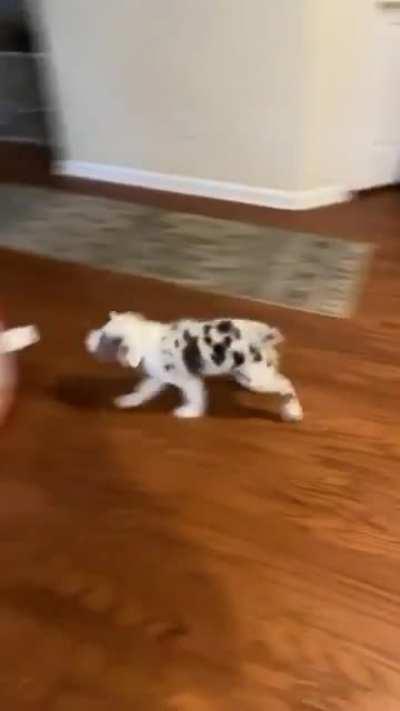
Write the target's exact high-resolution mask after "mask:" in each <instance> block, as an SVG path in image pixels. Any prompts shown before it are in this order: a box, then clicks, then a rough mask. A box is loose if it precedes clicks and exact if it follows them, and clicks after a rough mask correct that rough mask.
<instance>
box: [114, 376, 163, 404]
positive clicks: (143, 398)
mask: <svg viewBox="0 0 400 711" xmlns="http://www.w3.org/2000/svg"><path fill="white" fill-rule="evenodd" d="M164 387H165V383H162V382H160V381H159V380H155V378H145V379H144V380H142V381H141V382H140V383H139V385H138V386H137V387H136V389H135V390H134V391H133V392H132V393H128V394H127V395H120V397H117V398H115V400H114V404H115V405H116V406H117V407H120V408H128V407H139V405H143V403H145V402H148V401H149V400H152V399H153V398H154V397H156V396H157V395H158V394H159V393H160V392H161V391H162V390H163V389H164Z"/></svg>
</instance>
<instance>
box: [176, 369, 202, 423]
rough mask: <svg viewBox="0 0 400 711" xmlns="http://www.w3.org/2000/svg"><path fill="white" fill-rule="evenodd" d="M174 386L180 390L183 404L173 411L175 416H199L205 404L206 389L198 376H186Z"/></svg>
mask: <svg viewBox="0 0 400 711" xmlns="http://www.w3.org/2000/svg"><path fill="white" fill-rule="evenodd" d="M176 386H177V387H178V388H179V389H180V390H181V391H182V394H183V397H184V404H183V405H181V406H180V407H177V408H176V410H175V411H174V415H175V417H201V416H202V415H204V412H205V410H206V405H207V398H206V390H205V387H204V383H203V381H202V380H201V379H200V378H188V379H187V380H184V381H182V382H180V383H176Z"/></svg>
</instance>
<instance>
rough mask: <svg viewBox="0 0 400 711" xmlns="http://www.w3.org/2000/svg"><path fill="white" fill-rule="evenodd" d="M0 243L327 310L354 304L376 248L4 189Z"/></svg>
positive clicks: (340, 311)
mask: <svg viewBox="0 0 400 711" xmlns="http://www.w3.org/2000/svg"><path fill="white" fill-rule="evenodd" d="M0 245H1V246H4V247H9V248H13V249H17V250H24V251H29V252H32V253H36V254H41V255H45V256H50V257H54V258H57V259H62V260H70V261H74V262H80V263H84V264H88V265H90V266H93V267H102V268H108V269H111V270H114V271H117V272H124V273H130V274H140V275H144V276H152V277H158V278H160V279H166V280H169V281H172V282H175V283H178V284H183V285H188V286H191V287H195V288H198V289H201V290H203V291H209V292H215V293H221V294H226V295H230V296H236V297H244V298H248V299H253V300H258V301H263V302H266V303H270V304H275V305H278V306H282V307H287V308H291V309H299V310H302V311H309V312H312V313H319V314H323V315H326V316H335V317H342V318H344V317H349V316H351V315H352V314H353V312H354V309H355V307H356V305H357V301H358V297H359V294H360V288H361V285H362V281H363V277H364V275H365V270H366V266H367V264H368V260H369V257H370V255H371V250H372V246H371V245H370V244H364V243H360V242H352V241H348V240H342V239H337V238H333V237H322V236H318V235H314V234H305V233H299V232H290V231H287V230H282V229H276V228H274V227H260V226H254V225H249V224H244V223H240V222H231V221H227V220H219V219H213V218H208V217H200V216H195V215H187V214H182V213H176V212H169V211H166V210H161V209H158V208H155V207H152V206H141V205H136V204H131V203H127V202H120V201H114V200H108V199H105V198H95V197H88V196H83V195H77V194H72V193H66V192H61V191H55V190H50V189H45V188H31V187H22V186H14V185H3V186H1V187H0Z"/></svg>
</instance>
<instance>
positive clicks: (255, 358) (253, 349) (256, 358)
mask: <svg viewBox="0 0 400 711" xmlns="http://www.w3.org/2000/svg"><path fill="white" fill-rule="evenodd" d="M250 354H251V355H252V357H253V363H261V361H262V355H261V353H260V351H259V350H258V348H256V347H255V346H250Z"/></svg>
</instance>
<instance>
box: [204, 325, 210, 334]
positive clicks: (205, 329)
mask: <svg viewBox="0 0 400 711" xmlns="http://www.w3.org/2000/svg"><path fill="white" fill-rule="evenodd" d="M210 331H211V326H210V324H209V323H205V324H204V326H203V333H204V335H205V336H209V335H210Z"/></svg>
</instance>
